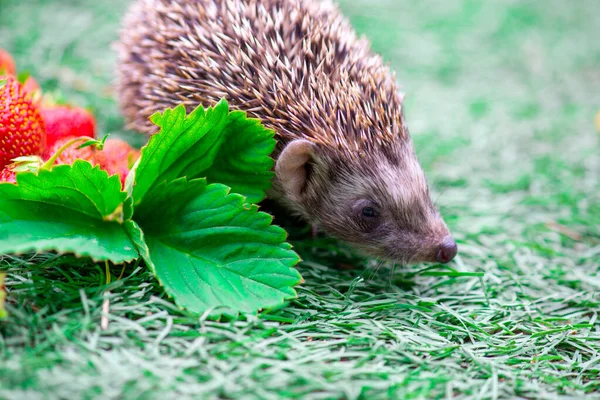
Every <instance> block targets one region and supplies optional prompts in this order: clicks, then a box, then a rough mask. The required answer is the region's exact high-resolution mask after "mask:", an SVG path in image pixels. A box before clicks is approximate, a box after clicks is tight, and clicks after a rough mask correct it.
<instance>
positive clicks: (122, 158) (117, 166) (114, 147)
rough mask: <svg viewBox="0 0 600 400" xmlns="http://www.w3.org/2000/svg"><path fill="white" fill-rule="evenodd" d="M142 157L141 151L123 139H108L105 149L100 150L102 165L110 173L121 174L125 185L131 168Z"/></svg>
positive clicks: (99, 158) (99, 155)
mask: <svg viewBox="0 0 600 400" xmlns="http://www.w3.org/2000/svg"><path fill="white" fill-rule="evenodd" d="M139 157H140V151H139V150H137V149H134V148H133V147H131V145H129V143H127V142H125V141H123V140H121V139H108V140H107V141H106V142H105V143H104V149H103V150H102V151H100V152H98V157H97V158H98V162H99V164H100V167H101V168H102V169H104V170H106V171H108V173H109V174H110V175H119V177H120V178H121V184H122V185H123V186H125V178H127V174H129V170H130V169H131V167H133V164H135V162H136V161H137V159H138V158H139Z"/></svg>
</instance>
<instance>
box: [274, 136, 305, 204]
mask: <svg viewBox="0 0 600 400" xmlns="http://www.w3.org/2000/svg"><path fill="white" fill-rule="evenodd" d="M314 157H315V145H314V144H313V143H312V142H309V141H308V140H304V139H297V140H293V141H291V142H290V143H288V144H287V145H286V146H285V148H284V149H283V151H282V152H281V154H280V155H279V157H278V158H277V164H276V165H275V174H276V175H277V180H278V181H279V183H280V185H281V186H282V187H283V189H284V191H285V193H286V194H288V195H291V196H293V197H295V198H300V197H302V192H303V191H304V188H305V186H306V181H307V179H308V166H309V164H310V162H311V161H313V160H314Z"/></svg>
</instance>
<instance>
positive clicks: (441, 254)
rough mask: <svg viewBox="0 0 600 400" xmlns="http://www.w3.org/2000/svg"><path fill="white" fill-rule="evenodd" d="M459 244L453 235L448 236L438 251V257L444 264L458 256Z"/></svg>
mask: <svg viewBox="0 0 600 400" xmlns="http://www.w3.org/2000/svg"><path fill="white" fill-rule="evenodd" d="M457 252H458V246H457V245H456V242H455V241H454V239H452V236H446V237H445V238H444V239H443V240H442V243H440V246H439V248H438V251H437V255H436V259H437V261H438V262H440V263H442V264H447V263H449V262H450V261H452V260H453V259H454V257H456V253H457Z"/></svg>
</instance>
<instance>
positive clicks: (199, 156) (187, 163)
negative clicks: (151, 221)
mask: <svg viewBox="0 0 600 400" xmlns="http://www.w3.org/2000/svg"><path fill="white" fill-rule="evenodd" d="M151 120H152V122H153V123H154V124H156V125H157V126H158V127H159V128H160V131H159V132H158V133H156V134H155V135H153V136H152V138H151V139H150V141H149V142H148V144H147V146H145V147H144V148H143V149H142V153H141V157H140V160H139V161H138V162H137V164H136V165H135V166H134V168H133V170H132V173H131V174H130V176H128V179H127V188H128V192H130V193H132V196H133V200H134V205H138V204H140V203H141V202H142V201H144V197H145V196H146V194H147V193H148V191H150V190H151V189H152V187H154V186H156V185H157V184H160V183H163V182H170V181H173V180H175V179H177V178H181V177H187V178H188V179H194V178H204V177H207V178H208V180H209V182H211V183H213V182H215V183H217V182H218V183H223V184H226V185H229V186H231V187H232V190H233V191H234V192H236V193H240V194H242V195H244V196H247V197H248V199H247V201H248V202H257V201H260V200H262V199H263V198H264V196H265V191H266V190H267V189H268V188H269V187H270V185H271V178H272V177H273V174H272V172H271V171H270V170H271V169H272V167H273V160H272V159H271V158H270V157H269V155H270V154H271V152H272V151H273V149H274V148H275V143H276V142H275V139H274V138H273V135H274V132H273V131H271V130H268V129H266V128H265V127H264V126H262V125H261V124H260V122H259V121H258V120H255V119H250V118H247V117H246V114H245V113H243V112H240V111H234V112H231V113H230V112H229V106H228V104H227V102H226V101H225V100H221V101H220V102H219V103H217V104H216V105H215V107H212V108H208V109H206V110H205V109H204V108H203V107H201V106H199V107H198V108H196V109H195V110H194V111H192V112H191V113H190V114H189V115H186V113H185V108H184V107H183V105H180V106H178V107H176V108H175V109H167V110H166V111H165V112H163V113H156V114H154V115H153V116H152V117H151ZM134 182H135V184H134Z"/></svg>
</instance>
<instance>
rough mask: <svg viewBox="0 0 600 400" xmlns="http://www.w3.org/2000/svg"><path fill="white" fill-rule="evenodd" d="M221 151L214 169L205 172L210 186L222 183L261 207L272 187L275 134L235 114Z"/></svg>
mask: <svg viewBox="0 0 600 400" xmlns="http://www.w3.org/2000/svg"><path fill="white" fill-rule="evenodd" d="M223 134H224V135H225V143H226V145H224V146H222V147H221V150H220V151H219V155H218V157H217V158H216V159H215V161H214V163H213V165H212V167H210V168H209V170H208V171H206V175H205V176H206V178H207V179H208V182H210V183H222V184H224V185H227V186H229V187H230V188H231V191H232V192H235V193H239V194H241V195H243V196H246V198H247V202H248V203H258V202H259V201H261V200H263V199H264V197H265V192H266V191H267V190H268V189H269V188H270V187H271V180H272V179H273V175H274V174H273V172H272V171H271V170H272V168H273V165H274V163H275V162H274V161H273V159H272V158H271V157H269V155H270V154H271V153H272V152H273V150H274V149H275V145H276V144H277V141H276V140H275V139H274V134H275V133H274V132H273V131H272V130H269V129H266V128H265V127H264V126H263V125H262V124H261V123H260V121H259V120H257V119H250V118H247V117H246V113H244V112H241V111H233V112H231V113H230V114H229V124H228V125H227V127H226V128H225V131H224V133H223Z"/></svg>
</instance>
